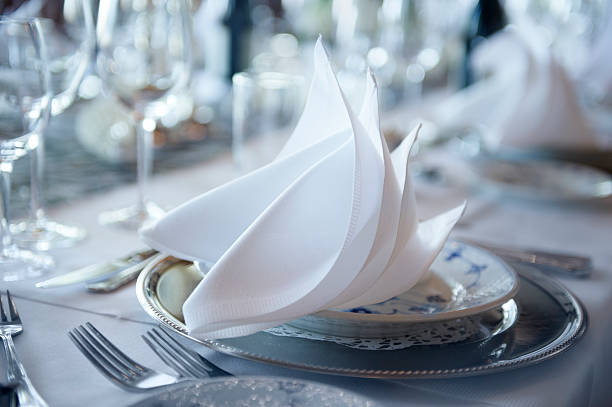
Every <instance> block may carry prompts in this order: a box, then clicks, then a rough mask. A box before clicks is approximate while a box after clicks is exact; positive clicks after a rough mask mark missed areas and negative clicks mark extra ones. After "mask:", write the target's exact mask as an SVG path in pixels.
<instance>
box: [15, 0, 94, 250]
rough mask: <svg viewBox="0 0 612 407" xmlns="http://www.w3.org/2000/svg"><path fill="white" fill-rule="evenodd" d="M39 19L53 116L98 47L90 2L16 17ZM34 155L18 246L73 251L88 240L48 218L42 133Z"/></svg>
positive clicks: (78, 0)
mask: <svg viewBox="0 0 612 407" xmlns="http://www.w3.org/2000/svg"><path fill="white" fill-rule="evenodd" d="M21 15H24V16H27V17H30V18H34V17H35V18H37V20H38V26H39V29H40V31H41V35H42V38H43V39H44V43H45V48H46V54H47V64H48V69H49V75H50V81H49V87H50V92H51V94H52V99H51V106H50V112H51V115H52V116H57V115H60V114H61V113H63V112H64V111H65V110H66V109H67V108H69V107H70V106H71V105H72V104H73V102H74V100H75V98H76V95H77V92H78V88H79V85H80V83H81V80H82V78H83V76H84V74H85V71H86V70H87V66H88V64H89V61H90V59H91V56H92V54H93V50H94V47H95V39H94V37H95V30H94V22H93V14H92V9H91V0H55V1H48V2H38V3H37V2H30V3H27V4H23V5H22V6H21V7H19V8H17V10H16V11H14V12H13V14H12V16H21ZM36 141H37V142H35V143H30V144H31V147H32V148H33V149H35V151H34V152H33V154H32V156H31V185H30V208H31V211H30V212H31V213H30V217H29V218H28V219H26V220H22V221H20V222H18V223H15V224H13V225H11V229H12V231H13V238H14V240H15V241H16V243H17V244H18V245H19V246H21V247H25V248H32V249H36V250H49V249H51V248H56V247H69V246H72V245H74V244H75V243H77V242H79V241H80V240H82V239H83V238H85V236H86V231H85V230H84V229H82V228H80V227H77V226H71V225H65V224H61V223H58V222H56V221H53V220H51V219H49V218H48V217H47V216H46V214H45V211H44V194H43V192H44V191H43V186H44V158H45V157H44V150H45V148H44V144H45V143H44V141H45V138H44V137H42V132H40V137H39V138H38V140H36Z"/></svg>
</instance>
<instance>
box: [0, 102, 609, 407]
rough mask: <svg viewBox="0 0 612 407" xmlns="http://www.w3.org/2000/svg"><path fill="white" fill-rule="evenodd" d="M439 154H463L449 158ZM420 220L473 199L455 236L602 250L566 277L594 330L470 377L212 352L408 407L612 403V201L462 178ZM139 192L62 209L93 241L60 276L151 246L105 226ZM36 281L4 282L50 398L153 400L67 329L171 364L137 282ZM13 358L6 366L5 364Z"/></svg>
mask: <svg viewBox="0 0 612 407" xmlns="http://www.w3.org/2000/svg"><path fill="white" fill-rule="evenodd" d="M386 122H387V125H391V126H393V124H397V125H398V126H399V125H401V123H402V122H403V118H402V115H401V114H389V115H388V117H387V120H386ZM280 142H281V140H280V139H278V138H276V139H275V138H268V139H267V140H253V141H252V144H251V145H250V146H248V147H247V151H248V154H249V156H248V157H250V162H249V165H250V166H257V165H260V164H261V163H263V162H265V161H266V159H267V158H269V157H272V156H273V153H274V151H275V149H277V148H278V146H279V145H280ZM431 159H432V160H438V161H439V162H440V161H441V162H443V163H444V162H446V163H448V162H451V161H452V160H451V159H450V158H449V157H448V156H447V155H445V154H438V155H432V156H431ZM236 175H237V171H236V170H235V169H234V167H233V165H232V160H231V156H229V155H228V154H221V155H219V156H217V157H216V158H213V159H212V160H209V161H206V162H203V163H201V164H198V165H196V166H193V167H190V168H188V169H180V170H174V171H171V172H167V173H164V174H161V175H159V176H156V177H155V178H154V180H153V181H152V183H151V191H150V196H151V197H152V198H153V199H154V200H155V201H157V202H158V203H160V204H162V205H163V206H164V207H166V208H172V207H174V206H175V205H177V204H179V203H181V202H183V201H185V200H186V199H189V198H192V197H194V196H197V195H198V194H200V193H202V192H204V191H207V190H209V189H210V188H212V187H214V186H216V185H220V184H222V183H224V182H227V181H228V180H230V179H232V178H233V177H235V176H236ZM417 188H418V189H417V198H418V200H419V211H420V212H421V213H420V216H421V217H422V218H425V217H427V216H428V214H431V213H433V212H435V211H436V210H438V209H442V208H445V207H451V206H453V205H454V204H455V203H457V202H459V201H461V200H462V199H466V198H467V199H468V202H469V203H468V210H467V212H466V215H465V218H464V221H463V222H462V224H461V225H460V227H457V228H456V230H455V231H454V232H453V236H454V237H469V238H472V239H475V240H480V241H482V242H488V243H495V244H499V245H506V246H516V247H534V248H540V249H544V250H556V251H568V252H575V253H580V254H584V255H588V256H591V257H592V259H593V262H594V267H595V271H594V273H593V275H592V276H591V277H590V278H589V279H585V280H572V279H562V280H561V281H562V282H563V283H564V284H565V285H566V286H567V287H568V288H569V289H570V290H571V291H572V292H574V293H575V294H576V295H577V296H578V298H580V300H581V301H582V302H583V304H584V305H585V307H586V309H587V312H588V314H589V320H590V323H589V329H588V331H587V333H586V335H585V336H584V337H583V338H582V339H581V340H580V341H579V342H578V343H577V344H576V345H575V346H574V347H573V348H571V349H570V350H569V351H567V352H565V353H563V354H561V355H559V356H557V357H555V358H554V359H552V360H549V361H546V362H543V363H541V364H539V365H535V366H532V367H528V368H523V369H518V370H514V371H508V372H504V373H497V374H493V375H488V376H480V377H472V378H460V379H445V380H431V379H427V380H425V379H414V380H393V381H391V380H375V379H357V378H346V377H340V376H328V375H321V374H314V373H307V372H301V371H295V370H288V369H284V368H279V367H274V366H268V365H265V364H260V363H256V362H251V361H246V360H241V359H237V358H234V357H230V356H226V355H222V354H219V353H216V352H213V351H210V350H201V351H202V353H203V354H204V356H206V357H208V358H209V359H210V360H212V361H213V362H214V363H217V364H218V365H219V366H221V367H222V368H224V369H226V370H228V371H230V372H232V373H233V374H235V375H278V376H290V377H296V378H305V379H310V380H315V381H319V382H323V383H328V384H332V385H336V386H340V387H343V388H346V389H350V390H353V391H355V392H357V393H361V394H364V395H367V396H369V397H371V398H373V399H374V400H377V401H379V402H380V403H381V404H382V405H390V406H393V405H397V406H430V405H435V406H457V405H466V406H467V405H469V406H549V405H555V406H588V405H591V406H605V405H609V404H608V403H609V400H612V387H611V386H610V379H612V345H610V341H609V340H608V338H609V337H610V336H611V335H612V324H611V323H610V322H612V321H611V319H610V313H609V310H610V309H611V307H612V250H610V241H611V240H612V239H611V238H612V205H611V203H610V201H606V202H599V203H593V204H582V205H578V204H562V205H556V204H538V203H526V202H521V201H516V200H508V199H507V200H494V199H492V198H490V197H487V196H482V195H476V194H474V193H471V192H470V191H468V190H466V189H464V188H460V187H457V186H449V185H439V186H432V185H425V184H421V183H419V184H417ZM135 196H136V188H135V186H134V185H127V186H123V187H120V188H118V189H115V190H113V191H111V192H106V193H104V194H100V195H90V196H88V197H85V198H82V199H81V200H78V201H72V202H70V203H67V204H63V205H61V206H59V207H56V208H54V209H53V210H51V211H50V214H51V215H52V216H53V217H54V218H55V219H58V220H60V221H64V222H69V223H74V224H78V225H81V226H84V227H85V228H86V229H87V230H88V232H89V237H88V238H87V240H85V241H84V242H83V243H81V244H80V245H78V246H76V247H74V248H70V249H62V250H56V251H53V252H52V254H53V255H54V256H55V258H56V260H57V269H56V271H55V272H54V274H61V273H64V272H67V271H70V270H72V269H74V268H77V267H81V266H85V265H89V264H92V263H95V262H100V261H106V260H109V259H112V258H115V257H117V256H119V255H122V254H124V253H126V252H128V251H130V250H132V249H136V248H139V247H141V246H142V244H141V243H140V242H139V240H138V237H137V235H136V233H134V232H127V231H122V230H117V229H110V228H105V227H102V226H99V225H98V224H97V219H96V218H97V214H98V213H100V212H101V211H103V210H106V209H110V208H114V207H117V206H121V205H123V204H129V203H131V202H132V200H133V199H135ZM34 283H35V281H22V282H14V283H4V284H3V285H2V287H1V288H2V289H9V290H10V291H11V293H12V294H13V295H14V296H15V297H16V303H17V306H18V309H19V312H20V314H21V315H22V319H23V321H24V327H25V330H24V332H23V333H22V334H21V335H19V336H18V337H16V338H15V344H16V347H17V351H18V353H19V354H20V356H21V358H22V360H23V363H24V365H25V367H26V369H27V371H28V373H29V375H30V377H31V379H32V382H33V383H34V384H35V386H36V387H37V389H38V390H39V391H40V393H41V394H42V395H43V396H44V398H45V399H46V400H47V401H48V403H49V405H50V406H52V407H53V406H67V407H69V406H82V405H88V406H90V407H95V406H108V405H115V406H127V405H130V404H132V403H134V402H137V401H138V400H141V399H143V398H145V397H146V395H144V394H136V393H127V392H125V391H123V390H121V389H119V388H118V387H115V386H114V385H113V384H111V383H110V382H109V381H107V380H106V379H104V378H103V377H102V376H101V375H100V374H99V373H98V372H97V371H96V370H95V368H94V367H93V366H92V365H91V364H90V363H89V362H88V361H87V360H86V359H85V358H84V357H83V356H82V355H81V354H80V353H79V352H78V351H77V350H76V348H75V347H74V346H73V345H72V343H71V342H70V340H69V339H68V337H67V335H66V333H67V331H68V330H69V329H71V328H73V327H76V326H77V325H79V324H82V323H84V322H86V321H90V322H92V323H93V324H94V325H96V326H97V327H98V328H99V329H100V330H101V331H102V332H103V333H105V334H106V335H107V336H108V337H109V338H110V339H111V340H112V341H113V342H114V343H115V344H117V345H118V346H119V347H120V348H121V349H123V350H124V351H125V352H126V353H127V354H129V355H130V356H132V357H133V358H134V359H136V360H137V361H140V362H141V363H143V364H146V365H150V366H152V367H156V368H159V369H161V370H168V369H167V368H165V366H163V364H162V363H161V362H160V361H159V360H158V358H157V357H156V356H155V355H154V354H153V352H152V351H151V350H149V348H148V347H147V346H146V345H145V344H144V342H143V341H142V339H141V338H140V335H142V334H143V333H145V332H146V331H147V330H148V329H150V328H151V327H152V326H153V325H154V322H153V321H152V320H151V318H149V317H148V316H147V315H146V314H145V312H144V311H143V310H142V309H141V307H140V305H139V304H138V302H137V300H136V296H135V293H134V286H133V284H132V285H130V286H127V287H124V288H123V289H121V290H119V291H117V292H115V293H112V294H92V293H87V292H86V291H85V290H84V288H83V287H82V286H71V287H64V288H58V289H49V290H40V289H37V288H35V287H34ZM3 363H4V362H3Z"/></svg>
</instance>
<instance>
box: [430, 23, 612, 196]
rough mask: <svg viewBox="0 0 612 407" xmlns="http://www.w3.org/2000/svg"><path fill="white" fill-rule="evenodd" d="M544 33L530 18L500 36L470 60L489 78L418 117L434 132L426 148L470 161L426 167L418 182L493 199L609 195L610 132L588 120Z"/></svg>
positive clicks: (587, 108)
mask: <svg viewBox="0 0 612 407" xmlns="http://www.w3.org/2000/svg"><path fill="white" fill-rule="evenodd" d="M544 34H545V33H542V32H541V31H540V30H539V29H538V27H537V26H536V25H535V24H534V23H533V21H530V20H528V19H523V20H521V21H519V22H518V23H517V25H516V26H515V27H510V28H508V29H506V30H503V31H500V32H497V33H496V34H495V35H493V36H491V38H490V39H489V40H488V41H487V42H486V44H483V45H482V46H480V47H478V48H477V49H476V50H475V51H474V53H473V54H472V57H471V64H472V67H473V72H474V74H475V75H479V76H480V77H482V78H483V79H482V80H480V81H478V82H476V83H474V84H471V85H470V86H467V87H466V88H464V89H462V90H460V91H458V92H456V93H454V94H452V95H451V96H449V97H447V98H444V99H443V100H441V101H440V102H439V103H437V104H435V105H434V106H432V107H430V108H426V109H424V110H423V111H421V112H420V113H419V115H418V116H419V117H422V118H423V119H424V120H425V121H426V123H427V124H428V126H429V127H430V128H429V129H428V131H429V133H432V134H434V136H433V140H434V141H431V140H429V139H428V143H429V144H432V143H434V142H436V143H438V144H440V143H446V144H447V145H448V146H447V147H448V149H449V150H450V151H452V152H454V153H457V156H458V157H459V158H460V159H461V161H463V162H462V163H461V164H457V165H454V166H450V167H449V166H446V167H445V166H444V165H443V164H439V163H435V164H429V165H427V164H426V163H425V164H423V168H422V170H421V173H422V174H423V176H421V177H420V178H422V179H426V178H427V177H429V178H430V179H431V180H433V179H434V177H435V178H436V179H442V178H445V177H446V178H449V179H452V180H451V182H455V183H461V184H465V185H467V186H470V187H472V188H475V189H478V190H480V191H483V192H485V193H487V194H490V195H494V196H501V197H502V198H504V197H510V198H514V199H519V200H528V201H538V202H544V203H549V202H562V203H565V202H569V203H576V202H580V203H586V202H591V203H596V202H598V201H601V200H603V199H606V198H609V197H610V196H611V194H612V189H611V187H612V178H611V177H610V174H609V170H610V167H609V163H610V162H611V159H612V148H611V144H610V141H611V140H612V139H610V136H609V130H606V129H603V130H602V129H601V126H600V125H599V123H597V121H595V120H594V119H593V118H592V117H591V116H590V115H589V113H590V109H591V106H590V105H588V104H587V105H585V103H584V102H583V101H582V100H581V99H583V98H584V97H582V96H581V95H580V94H579V92H578V88H577V86H576V84H575V82H574V81H573V80H572V78H571V76H570V73H569V72H568V70H567V68H566V67H565V66H564V65H563V64H562V63H561V61H560V60H559V58H557V57H556V55H554V51H553V50H552V49H550V48H548V47H547V45H546V38H545V35H544ZM501 55H511V56H512V57H511V61H512V62H511V63H506V62H505V60H504V59H502V58H501V57H500V56H501ZM502 61H504V62H502ZM486 106H488V109H490V111H489V113H488V114H486V115H483V114H482V112H483V111H484V110H485V107H486ZM429 137H430V138H431V137H432V136H429ZM428 143H425V145H424V147H425V149H427V144H428Z"/></svg>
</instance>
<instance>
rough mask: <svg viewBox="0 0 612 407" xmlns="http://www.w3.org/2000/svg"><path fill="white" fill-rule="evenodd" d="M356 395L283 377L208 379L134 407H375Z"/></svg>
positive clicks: (158, 395) (318, 384)
mask: <svg viewBox="0 0 612 407" xmlns="http://www.w3.org/2000/svg"><path fill="white" fill-rule="evenodd" d="M375 405H376V403H374V402H373V401H371V400H369V399H367V398H364V397H362V396H360V395H357V394H355V393H352V392H349V391H346V390H343V389H340V388H337V387H333V386H329V385H324V384H321V383H316V382H311V381H306V380H297V379H291V378H286V377H285V378H282V377H265V376H252V377H249V376H244V377H223V378H218V379H207V380H205V381H202V382H199V383H195V384H190V385H187V386H181V387H175V388H171V389H169V390H167V391H164V392H161V393H158V394H156V395H154V396H152V397H149V398H147V399H145V400H142V401H140V402H139V403H136V404H133V405H132V407H145V406H146V407H176V406H181V407H210V406H216V407H235V406H242V407H258V406H266V407H286V406H295V407H322V406H333V407H373V406H375Z"/></svg>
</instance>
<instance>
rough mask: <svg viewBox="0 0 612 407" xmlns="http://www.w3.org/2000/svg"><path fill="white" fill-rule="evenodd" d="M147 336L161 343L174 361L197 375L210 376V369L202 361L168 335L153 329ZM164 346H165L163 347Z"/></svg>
mask: <svg viewBox="0 0 612 407" xmlns="http://www.w3.org/2000/svg"><path fill="white" fill-rule="evenodd" d="M149 334H150V335H151V336H152V337H154V338H157V340H158V341H161V342H162V343H160V345H161V346H162V347H164V348H165V349H166V351H167V352H168V353H172V354H173V355H174V357H175V358H176V359H179V361H180V362H182V364H183V365H184V366H185V367H191V369H193V370H195V371H196V372H198V373H199V375H205V376H210V374H211V373H212V369H211V368H210V367H209V366H206V364H205V363H204V361H202V360H201V359H199V360H198V357H196V356H194V355H193V353H192V352H191V351H190V350H188V349H187V348H185V347H184V346H183V345H182V344H180V343H179V342H178V341H177V340H176V339H174V338H172V337H171V336H170V335H169V334H168V333H166V332H163V331H161V330H159V329H157V328H153V329H152V330H150V331H149ZM164 345H165V346H164Z"/></svg>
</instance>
